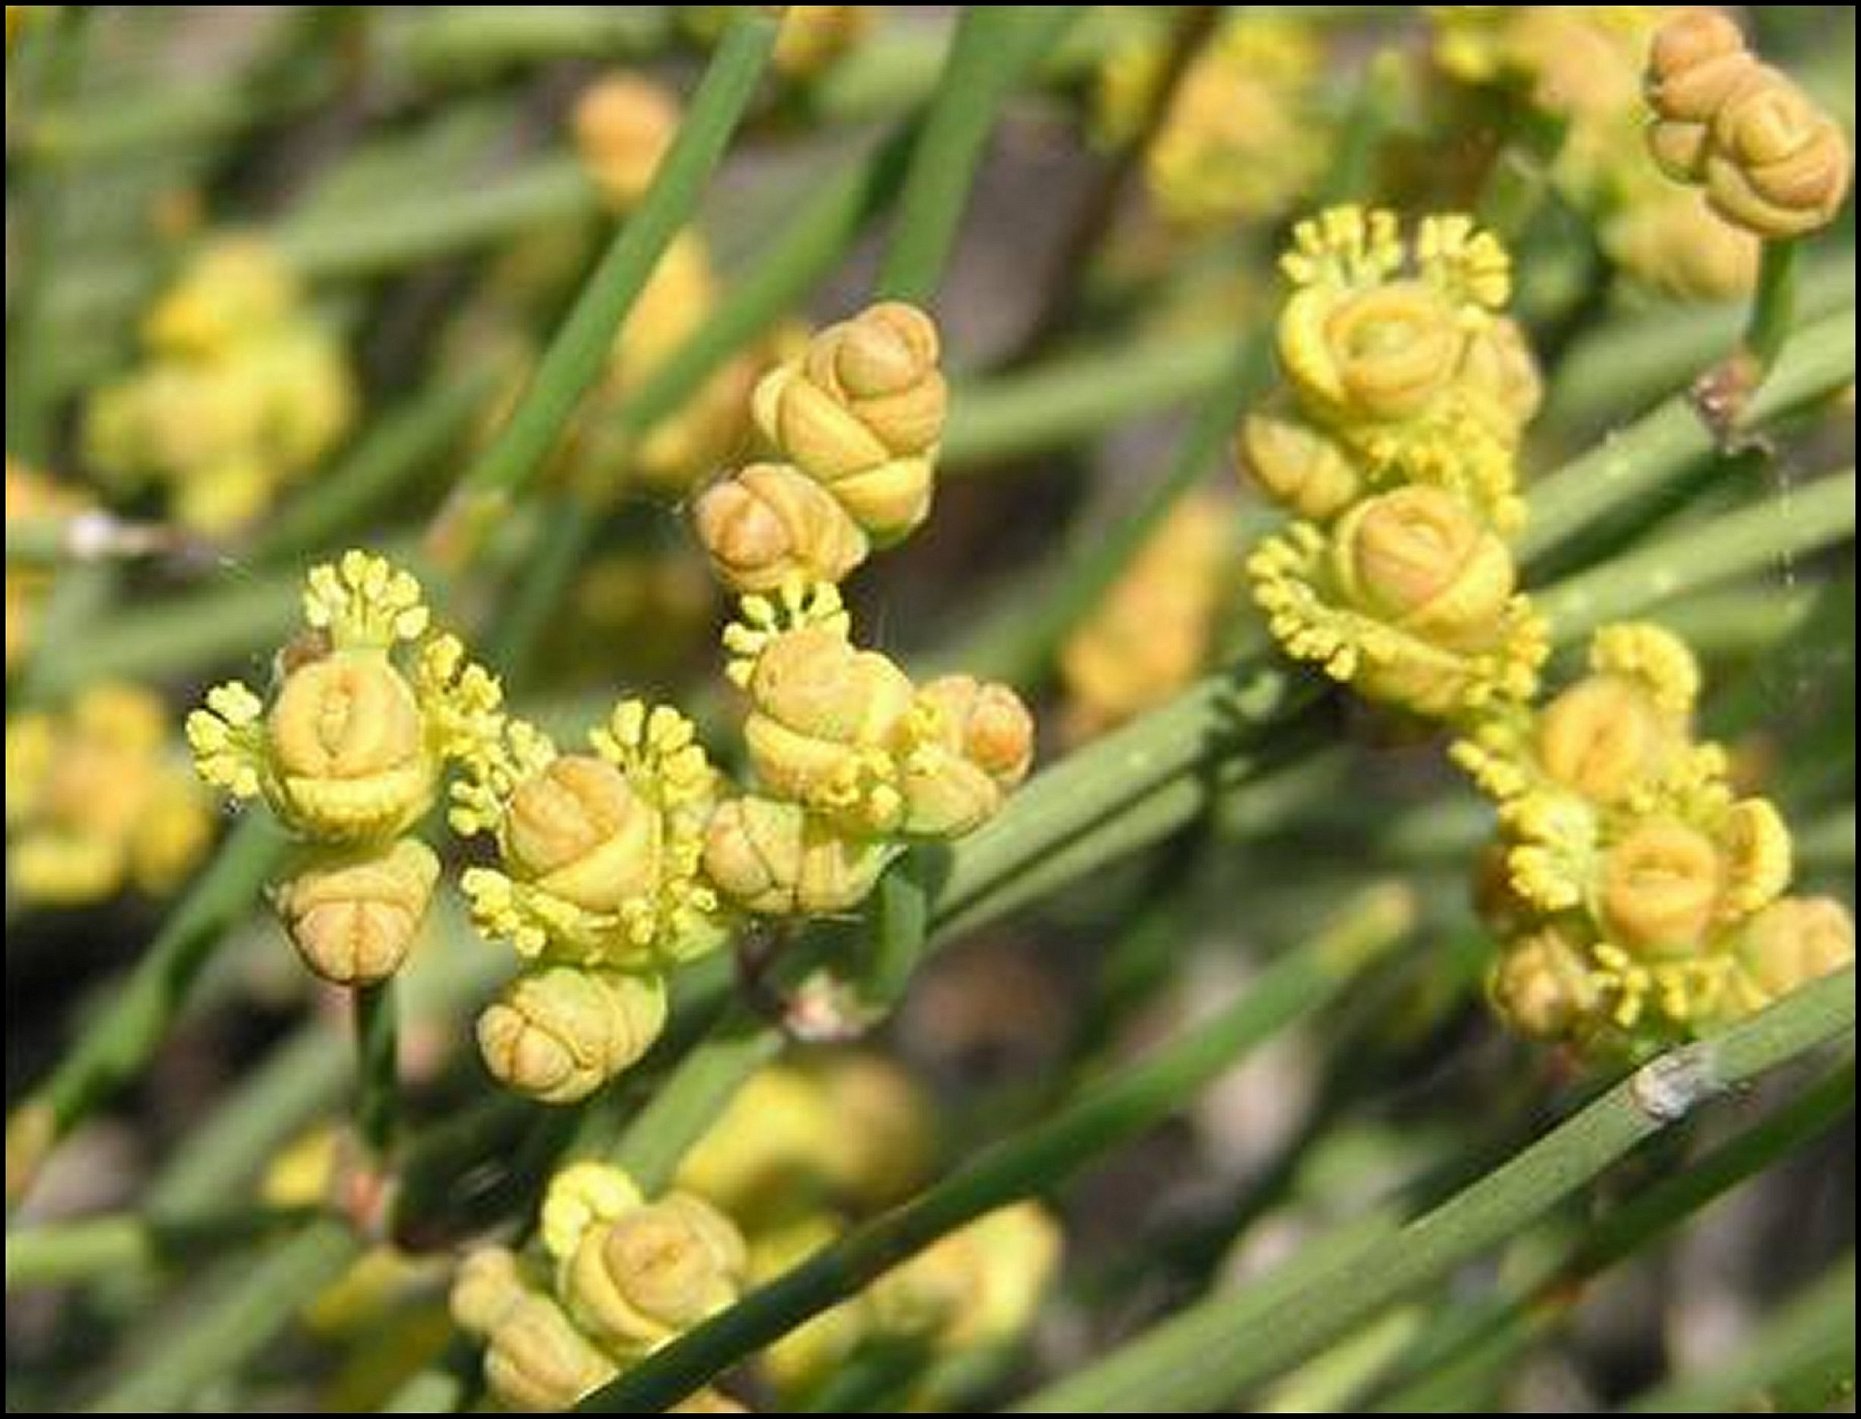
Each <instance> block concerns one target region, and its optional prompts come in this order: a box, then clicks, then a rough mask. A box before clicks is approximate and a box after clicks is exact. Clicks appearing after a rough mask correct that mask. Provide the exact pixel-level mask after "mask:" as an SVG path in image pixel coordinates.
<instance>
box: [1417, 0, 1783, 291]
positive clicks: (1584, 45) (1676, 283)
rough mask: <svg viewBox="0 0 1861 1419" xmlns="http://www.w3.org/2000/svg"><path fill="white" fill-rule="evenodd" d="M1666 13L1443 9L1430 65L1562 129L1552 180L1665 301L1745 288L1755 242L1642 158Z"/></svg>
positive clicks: (1753, 267)
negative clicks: (1498, 92)
mask: <svg viewBox="0 0 1861 1419" xmlns="http://www.w3.org/2000/svg"><path fill="white" fill-rule="evenodd" d="M1665 13H1666V12H1665V11H1664V9H1663V8H1662V7H1660V6H1652V5H1640V6H1637V5H1596V6H1578V5H1503V6H1502V5H1439V6H1434V7H1431V9H1430V11H1429V14H1430V16H1431V17H1432V18H1433V21H1434V26H1435V45H1434V58H1435V61H1436V63H1437V64H1438V65H1439V66H1440V67H1441V68H1442V69H1443V70H1445V71H1446V72H1447V73H1448V74H1449V75H1450V76H1452V77H1453V78H1455V79H1457V80H1459V81H1460V82H1462V83H1467V84H1472V85H1477V86H1480V87H1482V88H1499V89H1502V90H1504V91H1507V92H1509V93H1513V94H1517V95H1518V96H1519V97H1520V99H1521V100H1522V101H1523V102H1524V103H1526V104H1528V105H1529V106H1530V108H1531V109H1532V111H1533V113H1534V114H1535V115H1536V117H1537V120H1538V121H1540V122H1544V123H1550V124H1555V125H1556V126H1557V127H1558V128H1559V129H1561V131H1562V135H1563V136H1562V139H1561V141H1560V142H1559V145H1558V150H1557V153H1556V156H1555V157H1554V158H1552V159H1551V160H1550V179H1551V182H1552V183H1553V185H1554V186H1555V187H1556V188H1557V191H1558V194H1559V196H1560V197H1562V198H1563V199H1564V200H1565V201H1567V202H1569V203H1570V204H1571V205H1572V206H1573V207H1574V208H1576V209H1577V210H1578V211H1581V212H1583V213H1584V214H1585V215H1586V216H1587V217H1589V218H1590V220H1591V221H1592V222H1593V223H1594V225H1595V231H1596V235H1597V239H1598V241H1599V243H1600V244H1601V246H1602V248H1603V250H1604V251H1605V252H1606V253H1607V254H1608V256H1609V258H1610V260H1611V261H1613V262H1614V263H1615V264H1616V265H1617V266H1618V267H1619V268H1621V269H1622V270H1623V271H1626V272H1627V273H1629V274H1630V275H1632V276H1633V277H1635V279H1636V280H1638V281H1640V282H1643V283H1645V284H1647V285H1649V286H1652V287H1654V288H1655V289H1657V290H1659V291H1662V292H1664V293H1666V294H1669V295H1674V296H1680V297H1685V298H1692V299H1714V298H1726V297H1731V296H1735V295H1740V294H1742V293H1744V292H1746V291H1748V290H1750V288H1751V286H1752V284H1753V282H1754V281H1755V279H1756V276H1757V269H1758V243H1757V241H1756V239H1755V238H1753V237H1752V236H1751V234H1750V233H1749V232H1746V231H1744V230H1742V229H1741V228H1740V227H1739V226H1737V225H1734V224H1733V223H1731V222H1729V221H1726V220H1724V219H1723V218H1722V217H1721V216H1720V215H1719V214H1718V213H1717V212H1715V211H1714V210H1713V209H1712V208H1711V207H1709V206H1708V205H1707V202H1706V200H1705V197H1704V195H1703V194H1702V193H1700V192H1699V191H1697V190H1695V189H1693V188H1689V187H1677V186H1675V184H1674V183H1672V182H1670V181H1668V180H1667V179H1666V178H1665V177H1664V176H1663V175H1662V173H1661V170H1660V168H1659V167H1658V166H1657V165H1656V163H1655V162H1654V160H1653V158H1652V157H1650V156H1649V153H1648V147H1647V143H1646V140H1645V138H1644V135H1643V132H1642V130H1643V127H1644V126H1645V119H1646V106H1645V103H1644V100H1643V98H1642V92H1641V89H1642V71H1643V69H1644V67H1645V65H1646V63H1647V56H1648V51H1649V46H1650V45H1651V44H1652V42H1653V39H1654V35H1655V32H1656V30H1657V29H1658V28H1659V27H1660V25H1661V23H1662V20H1663V17H1664V14H1665Z"/></svg>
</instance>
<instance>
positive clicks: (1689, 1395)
mask: <svg viewBox="0 0 1861 1419" xmlns="http://www.w3.org/2000/svg"><path fill="white" fill-rule="evenodd" d="M1806 1370H1813V1371H1815V1372H1817V1374H1819V1375H1822V1376H1824V1377H1826V1379H1825V1383H1826V1389H1825V1393H1824V1394H1823V1395H1822V1396H1821V1397H1820V1400H1819V1401H1818V1402H1816V1403H1815V1404H1814V1405H1813V1408H1804V1409H1797V1408H1794V1407H1792V1408H1791V1409H1789V1410H1787V1411H1786V1412H1788V1413H1811V1412H1814V1411H1815V1410H1819V1409H1820V1408H1821V1407H1822V1406H1823V1405H1824V1404H1826V1403H1827V1402H1828V1401H1829V1400H1831V1399H1833V1398H1834V1397H1835V1394H1836V1392H1837V1389H1838V1387H1839V1386H1840V1385H1841V1384H1842V1383H1843V1382H1846V1383H1848V1384H1852V1383H1853V1380H1854V1372H1855V1259H1854V1254H1853V1253H1852V1252H1850V1253H1849V1254H1848V1256H1846V1257H1845V1258H1843V1259H1842V1260H1841V1261H1839V1262H1837V1263H1836V1264H1835V1265H1834V1266H1832V1267H1830V1268H1829V1270H1828V1271H1827V1272H1826V1273H1825V1274H1824V1275H1823V1276H1822V1277H1820V1278H1819V1279H1818V1280H1816V1281H1815V1282H1813V1283H1812V1284H1810V1285H1809V1286H1807V1287H1805V1288H1804V1289H1803V1290H1802V1291H1801V1292H1800V1293H1799V1294H1797V1295H1796V1296H1795V1297H1793V1298H1792V1299H1791V1301H1790V1303H1789V1304H1788V1305H1787V1306H1785V1307H1784V1308H1783V1309H1782V1310H1781V1311H1780V1312H1778V1314H1777V1315H1775V1316H1773V1317H1772V1318H1771V1319H1770V1321H1769V1322H1768V1323H1766V1324H1765V1325H1764V1327H1763V1328H1762V1329H1761V1330H1759V1331H1758V1333H1757V1334H1756V1335H1754V1336H1752V1337H1751V1338H1750V1339H1749V1340H1748V1341H1746V1343H1745V1344H1744V1345H1743V1346H1742V1347H1741V1348H1740V1349H1739V1351H1738V1352H1737V1353H1736V1354H1735V1355H1733V1356H1732V1357H1731V1359H1729V1360H1727V1361H1725V1362H1724V1363H1722V1364H1719V1365H1716V1366H1714V1367H1713V1368H1711V1369H1709V1370H1707V1371H1705V1372H1704V1373H1701V1374H1694V1375H1680V1376H1677V1377H1676V1378H1674V1379H1671V1380H1669V1381H1668V1382H1667V1383H1665V1384H1663V1385H1660V1386H1658V1387H1657V1388H1655V1389H1652V1390H1650V1391H1648V1392H1647V1393H1646V1394H1642V1395H1639V1396H1637V1397H1636V1399H1635V1400H1634V1401H1633V1402H1632V1403H1629V1404H1626V1405H1624V1406H1623V1407H1622V1411H1621V1412H1623V1413H1625V1414H1729V1413H1734V1412H1736V1411H1739V1410H1742V1409H1746V1408H1748V1407H1750V1401H1751V1400H1752V1399H1753V1398H1754V1397H1757V1396H1760V1395H1761V1394H1762V1393H1763V1392H1764V1391H1765V1390H1767V1389H1770V1388H1771V1387H1773V1386H1775V1385H1780V1384H1784V1383H1786V1382H1789V1381H1793V1380H1796V1379H1798V1378H1799V1376H1800V1375H1801V1372H1803V1371H1806ZM1766 1407H1768V1406H1766Z"/></svg>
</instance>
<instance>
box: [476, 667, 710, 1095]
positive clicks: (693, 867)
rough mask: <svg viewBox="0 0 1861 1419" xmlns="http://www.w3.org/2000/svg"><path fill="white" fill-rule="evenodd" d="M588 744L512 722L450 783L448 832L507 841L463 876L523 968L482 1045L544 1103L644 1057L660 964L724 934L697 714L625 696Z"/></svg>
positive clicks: (501, 1069) (661, 1016)
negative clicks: (574, 746) (707, 875)
mask: <svg viewBox="0 0 1861 1419" xmlns="http://www.w3.org/2000/svg"><path fill="white" fill-rule="evenodd" d="M588 741H589V750H588V751H587V752H582V753H562V752H560V751H559V750H558V749H557V748H556V746H555V745H554V744H553V743H552V742H551V741H550V740H549V738H548V737H547V736H546V735H544V734H543V733H542V732H541V731H540V730H538V729H536V728H535V727H534V726H532V725H530V724H529V723H527V722H526V721H524V720H522V719H518V718H516V717H514V716H505V717H503V718H502V719H501V721H500V722H499V725H498V727H497V732H496V733H495V734H493V735H491V736H487V737H485V738H483V739H481V740H479V741H478V743H477V745H476V747H475V749H474V751H473V752H472V753H471V754H470V756H469V757H468V758H467V760H466V764H465V772H464V773H463V774H462V775H461V777H460V778H459V780H458V781H457V782H456V783H455V784H454V785H453V798H454V803H453V808H452V813H451V822H452V826H453V828H454V829H455V830H456V831H458V832H460V833H462V834H466V835H471V834H476V833H484V834H488V835H490V836H491V837H492V838H493V839H494V840H495V842H496V844H497V852H498V865H497V866H496V867H472V868H468V869H467V870H466V871H465V873H464V874H463V876H462V877H461V879H460V885H461V886H462V887H463V889H464V891H465V894H466V896H467V898H468V899H469V900H470V902H471V909H472V916H473V919H474V920H475V921H476V922H477V924H478V926H479V929H480V930H481V931H483V932H484V933H485V934H486V935H487V936H490V937H493V938H496V939H500V940H504V941H508V942H509V943H510V944H511V946H512V947H513V949H514V950H515V951H516V952H517V954H518V956H519V957H521V958H522V960H523V961H524V965H525V968H524V970H523V971H522V972H521V973H520V974H519V975H518V976H517V977H516V978H515V979H514V980H512V981H511V983H510V984H509V985H508V986H507V987H506V988H505V990H504V991H503V993H502V994H501V995H500V996H499V998H498V999H497V1000H496V1001H494V1002H493V1003H492V1004H491V1005H490V1006H489V1007H488V1008H487V1009H486V1010H485V1011H484V1013H483V1014H482V1015H480V1017H479V1020H478V1042H479V1047H480V1050H481V1052H482V1053H483V1055H484V1058H485V1063H486V1065H487V1066H488V1067H489V1069H490V1070H491V1072H492V1073H493V1074H494V1075H496V1076H497V1078H498V1079H499V1080H500V1081H501V1082H502V1083H504V1084H506V1085H508V1086H509V1087H511V1088H513V1089H516V1090H519V1091H520V1092H523V1093H526V1094H529V1095H531V1096H532V1097H535V1098H538V1099H542V1100H544V1101H546V1102H549V1103H568V1102H572V1101H574V1100H576V1099H581V1098H585V1097H586V1096H587V1095H588V1094H590V1093H592V1092H593V1091H594V1090H595V1089H597V1088H599V1087H600V1086H601V1085H602V1084H604V1083H606V1082H607V1081H608V1080H609V1079H611V1078H613V1077H614V1076H615V1075H616V1074H618V1073H619V1072H620V1071H621V1070H623V1069H625V1068H627V1067H628V1066H629V1065H631V1064H632V1063H634V1061H636V1060H637V1059H638V1058H639V1057H640V1056H641V1055H642V1054H644V1053H645V1052H646V1049H647V1047H648V1046H650V1045H651V1044H652V1042H653V1041H654V1040H655V1039H656V1038H657V1037H658V1035H659V1032H660V1030H661V1028H662V1027H663V1026H664V1024H665V1015H666V993H665V983H664V978H663V972H664V971H665V970H666V969H668V968H669V967H671V966H673V965H676V964H677V963H679V962H681V961H686V960H690V959H692V958H694V957H696V956H700V955H703V954H705V953H706V952H709V951H712V950H715V949H716V948H717V947H719V946H720V945H722V944H723V942H724V939H725V936H726V931H727V928H726V925H725V923H724V920H723V918H722V916H721V914H720V912H719V904H718V900H717V895H716V893H715V892H714V891H713V890H712V889H711V887H710V885H709V884H708V883H707V882H706V881H705V879H704V876H703V872H702V868H701V857H702V854H703V848H704V828H705V824H706V822H707V821H708V820H709V818H710V816H711V813H712V810H713V808H714V806H715V804H716V801H717V797H718V789H719V777H718V774H717V772H716V771H715V770H714V769H713V768H712V767H711V763H710V760H709V759H708V758H707V757H706V755H705V752H704V748H703V746H702V745H700V744H699V743H698V740H697V734H696V731H695V730H694V728H693V726H692V723H691V721H690V720H688V719H686V718H685V717H684V716H683V715H681V714H679V713H678V712H677V711H676V710H673V709H670V708H668V707H665V706H656V707H649V706H647V705H646V704H644V703H642V702H641V701H639V700H623V701H622V702H620V703H619V704H617V705H615V707H614V709H613V711H612V713H611V714H610V715H609V716H608V719H607V722H606V723H605V724H604V725H602V726H600V727H599V728H597V729H595V730H594V731H593V732H591V733H590V735H589V736H588Z"/></svg>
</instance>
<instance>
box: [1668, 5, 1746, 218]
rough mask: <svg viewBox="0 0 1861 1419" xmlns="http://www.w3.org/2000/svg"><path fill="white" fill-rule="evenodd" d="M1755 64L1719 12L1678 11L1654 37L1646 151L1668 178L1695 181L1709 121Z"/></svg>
mask: <svg viewBox="0 0 1861 1419" xmlns="http://www.w3.org/2000/svg"><path fill="white" fill-rule="evenodd" d="M1756 64H1757V61H1756V60H1755V59H1753V58H1752V56H1751V55H1750V53H1749V52H1748V51H1747V50H1746V49H1745V40H1744V36H1743V35H1741V34H1740V33H1739V32H1738V26H1737V25H1735V24H1733V23H1732V21H1731V20H1730V19H1729V18H1727V17H1726V16H1725V15H1724V14H1723V13H1721V12H1720V11H1718V10H1714V9H1710V8H1707V7H1704V6H1700V7H1692V8H1688V9H1683V10H1680V11H1678V12H1677V13H1676V14H1674V15H1673V16H1672V17H1671V18H1670V19H1668V20H1667V22H1666V23H1665V24H1663V25H1662V26H1661V28H1660V29H1659V30H1657V31H1656V32H1655V35H1654V42H1653V45H1652V46H1651V48H1650V51H1649V55H1648V72H1647V75H1646V79H1645V87H1646V90H1647V98H1648V104H1649V106H1650V107H1651V108H1653V110H1654V112H1655V115H1656V121H1655V123H1654V125H1653V126H1652V127H1651V128H1650V130H1649V146H1650V148H1651V150H1652V151H1653V153H1654V158H1655V161H1656V162H1658V163H1659V164H1660V165H1661V168H1662V170H1663V171H1665V172H1666V173H1667V175H1668V176H1669V177H1672V178H1674V179H1675V180H1676V181H1680V182H1690V181H1691V182H1696V181H1698V180H1699V178H1700V176H1701V171H1702V166H1703V164H1704V161H1705V154H1706V143H1707V129H1708V126H1709V124H1710V123H1711V121H1712V117H1713V115H1714V114H1715V113H1717V112H1718V111H1719V109H1720V108H1721V107H1723V106H1724V104H1725V102H1726V100H1727V99H1728V98H1730V96H1731V95H1732V94H1733V92H1734V91H1736V90H1737V89H1738V88H1739V87H1740V86H1741V85H1742V84H1744V83H1745V82H1746V80H1747V79H1748V77H1749V76H1750V73H1751V71H1752V69H1753V68H1755V67H1756Z"/></svg>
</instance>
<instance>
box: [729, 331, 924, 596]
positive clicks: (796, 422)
mask: <svg viewBox="0 0 1861 1419" xmlns="http://www.w3.org/2000/svg"><path fill="white" fill-rule="evenodd" d="M938 352H939V343H938V338H937V327H936V325H935V324H934V323H933V322H932V321H931V319H930V317H929V316H927V315H925V314H924V313H923V312H922V311H920V310H918V309H917V308H916V307H914V306H909V305H904V304H902V303H900V302H896V301H886V302H882V303H880V304H878V305H874V306H870V307H868V308H867V309H866V310H863V311H861V312H860V313H859V314H858V315H856V316H854V317H853V318H852V319H850V320H846V321H843V322H841V323H839V324H837V325H831V326H829V327H828V328H827V329H825V330H822V331H820V332H819V333H817V334H816V335H815V336H814V337H813V338H812V339H810V340H809V341H808V343H807V346H806V348H805V349H803V350H802V351H801V352H800V353H799V354H798V355H797V356H796V357H795V358H793V359H790V360H787V361H785V362H783V363H781V364H779V365H777V366H776V367H775V368H774V369H772V370H770V371H769V372H768V373H767V374H765V375H764V376H763V377H762V378H761V380H759V381H758V382H757V384H756V387H755V391H754V393H753V395H752V397H751V406H752V411H753V414H754V417H755V421H756V426H757V428H758V430H759V431H760V432H761V434H762V437H763V439H764V440H765V442H766V443H767V445H768V450H769V451H768V456H767V458H766V459H765V460H764V461H761V462H756V463H751V464H750V465H748V466H747V467H744V468H740V469H738V470H736V471H735V472H734V473H732V474H730V475H729V476H727V477H725V478H723V479H720V480H719V481H717V482H716V483H713V484H712V485H711V486H710V487H709V488H707V489H706V490H705V491H704V492H703V494H701V495H700V496H699V498H698V499H697V502H696V504H695V505H694V507H693V521H694V523H695V525H696V528H697V532H698V538H699V540H700V541H701V542H702V543H703V544H704V548H705V551H706V552H707V553H708V554H709V556H710V558H711V565H712V567H713V569H714V570H715V571H716V573H717V577H718V579H719V580H720V581H722V582H724V583H725V584H726V585H728V586H730V587H732V588H733V589H735V590H737V591H740V592H770V591H775V590H777V589H778V588H780V587H781V586H783V585H784V584H786V583H789V582H793V581H796V580H800V581H803V582H830V583H838V582H840V581H842V580H844V579H845V578H846V577H847V575H848V574H849V573H851V572H852V571H853V570H854V568H856V567H858V566H859V565H860V564H861V563H862V562H864V561H865V560H866V558H867V556H868V555H869V554H870V553H871V551H872V549H873V548H875V547H886V546H890V545H891V544H893V543H895V542H898V541H900V540H901V539H903V538H904V537H906V536H907V535H909V534H910V533H911V532H912V531H913V530H914V529H915V528H916V527H917V526H918V525H919V524H920V523H922V522H923V521H924V519H925V518H926V517H927V516H929V515H930V506H931V495H932V489H933V483H934V474H935V469H936V462H937V449H938V444H939V442H940V441H941V439H942V437H943V425H944V415H945V412H946V407H947V404H948V391H947V389H946V387H945V384H944V378H943V374H942V372H941V371H940V370H939V369H938V366H937V360H938Z"/></svg>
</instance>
